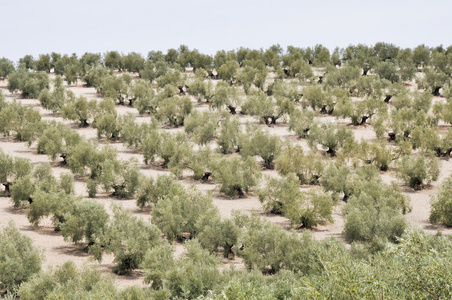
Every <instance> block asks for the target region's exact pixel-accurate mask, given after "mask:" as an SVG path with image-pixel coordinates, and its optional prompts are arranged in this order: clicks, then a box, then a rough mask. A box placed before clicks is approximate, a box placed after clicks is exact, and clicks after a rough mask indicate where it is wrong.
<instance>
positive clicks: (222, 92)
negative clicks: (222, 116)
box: [209, 81, 242, 115]
mask: <svg viewBox="0 0 452 300" xmlns="http://www.w3.org/2000/svg"><path fill="white" fill-rule="evenodd" d="M241 103H242V98H241V97H240V95H239V94H238V90H237V89H236V88H235V87H233V86H229V85H228V84H226V83H225V82H222V81H220V82H219V83H217V85H216V87H215V94H214V95H213V97H212V101H211V102H209V104H210V106H211V107H212V108H215V109H222V108H223V107H225V106H226V107H227V108H228V109H229V111H230V113H231V114H233V115H234V114H236V113H237V112H236V110H237V107H238V106H239V105H240V104H241Z"/></svg>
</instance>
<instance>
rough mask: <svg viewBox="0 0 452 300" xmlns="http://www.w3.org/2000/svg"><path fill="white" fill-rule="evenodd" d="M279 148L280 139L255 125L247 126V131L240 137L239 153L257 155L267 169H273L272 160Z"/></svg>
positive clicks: (245, 155)
mask: <svg viewBox="0 0 452 300" xmlns="http://www.w3.org/2000/svg"><path fill="white" fill-rule="evenodd" d="M280 150H281V139H280V138H279V137H277V136H274V135H271V134H269V133H267V132H264V131H263V130H261V129H259V128H258V127H256V126H248V128H247V132H246V133H244V134H243V135H242V136H241V137H240V155H241V156H243V157H244V158H246V157H248V156H256V155H257V156H259V157H260V158H261V159H262V160H263V165H264V167H265V168H267V169H273V167H274V160H275V158H276V156H277V155H278V153H279V152H280Z"/></svg>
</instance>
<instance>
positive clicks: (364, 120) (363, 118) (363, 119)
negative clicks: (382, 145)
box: [359, 116, 370, 125]
mask: <svg viewBox="0 0 452 300" xmlns="http://www.w3.org/2000/svg"><path fill="white" fill-rule="evenodd" d="M369 118H370V117H369V116H363V117H362V118H361V122H359V125H364V123H366V121H367V119H369Z"/></svg>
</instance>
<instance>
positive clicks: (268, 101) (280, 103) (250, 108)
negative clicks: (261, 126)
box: [242, 91, 295, 125]
mask: <svg viewBox="0 0 452 300" xmlns="http://www.w3.org/2000/svg"><path fill="white" fill-rule="evenodd" d="M294 109H295V104H294V102H293V101H292V100H291V99H289V98H287V97H284V96H275V97H273V96H267V95H266V94H265V93H264V92H262V91H258V92H255V93H252V94H251V95H249V96H248V97H247V99H246V101H245V103H243V107H242V110H243V111H244V112H245V113H247V114H251V115H255V116H257V117H258V119H259V121H260V122H262V123H265V124H266V125H274V124H276V121H277V120H278V119H280V118H282V117H283V116H287V115H289V114H290V113H291V112H292V111H293V110H294Z"/></svg>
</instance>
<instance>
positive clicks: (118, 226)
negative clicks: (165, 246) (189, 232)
mask: <svg viewBox="0 0 452 300" xmlns="http://www.w3.org/2000/svg"><path fill="white" fill-rule="evenodd" d="M112 209H113V217H112V219H111V221H110V222H109V223H108V225H107V226H106V228H105V230H104V232H103V234H99V235H97V236H95V241H94V244H93V245H92V246H91V247H90V249H89V252H90V253H92V254H94V256H95V258H96V259H98V260H99V261H100V260H101V259H102V256H103V252H104V251H105V252H106V253H112V254H113V255H114V256H115V258H114V263H115V267H114V272H115V273H118V274H129V273H130V272H131V271H133V270H134V269H136V268H138V267H139V265H140V264H141V263H142V262H143V259H144V257H145V255H146V252H147V251H148V250H150V249H152V248H153V247H156V246H158V245H160V244H161V240H160V238H161V234H162V233H161V232H160V230H159V229H158V228H157V226H155V225H154V224H152V223H149V222H147V221H144V220H143V219H141V218H138V217H136V216H134V215H133V214H132V213H131V212H130V211H129V210H127V209H124V208H121V207H119V206H113V208H112Z"/></svg>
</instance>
